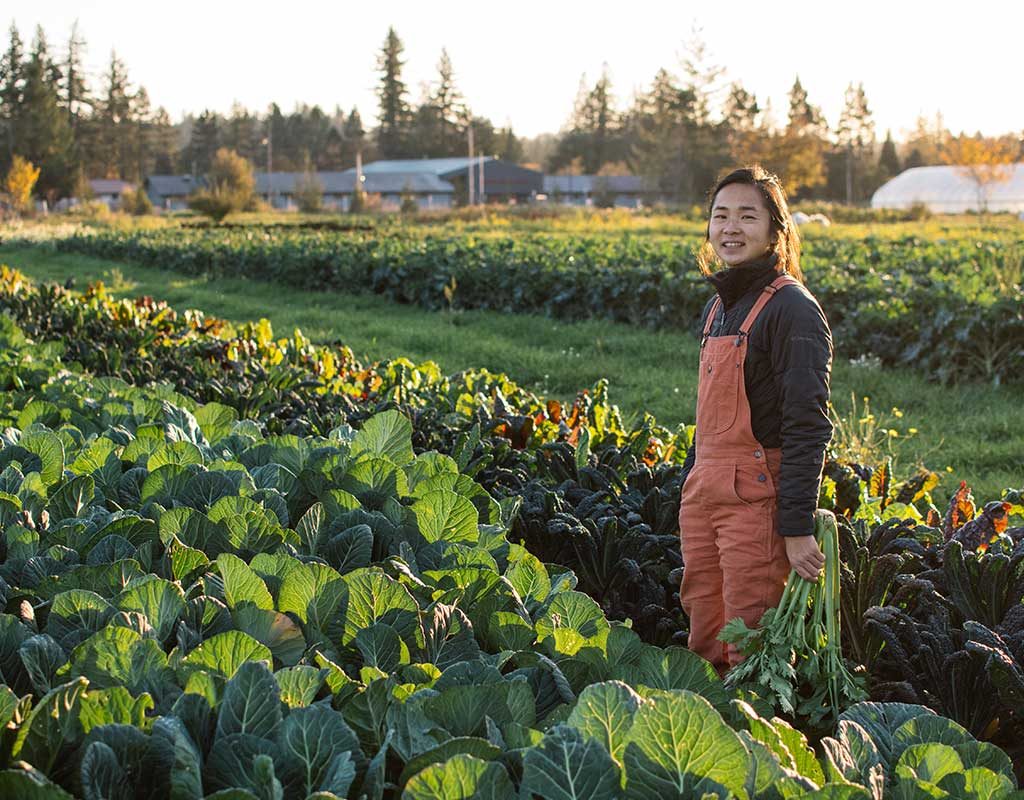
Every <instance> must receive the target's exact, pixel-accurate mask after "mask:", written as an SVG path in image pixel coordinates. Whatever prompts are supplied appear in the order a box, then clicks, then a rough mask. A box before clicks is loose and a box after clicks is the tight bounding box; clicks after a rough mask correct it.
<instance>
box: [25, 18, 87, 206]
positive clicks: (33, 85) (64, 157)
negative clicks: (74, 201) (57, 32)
mask: <svg viewBox="0 0 1024 800" xmlns="http://www.w3.org/2000/svg"><path fill="white" fill-rule="evenodd" d="M24 75H25V83H24V89H23V92H22V98H21V109H20V111H19V112H18V114H17V129H16V132H15V137H14V150H15V152H17V153H18V154H19V155H22V156H24V157H25V158H27V159H28V160H29V161H31V162H33V163H34V164H38V165H39V169H40V174H39V182H38V183H37V185H36V190H37V192H38V193H39V194H40V195H41V196H43V197H45V198H46V199H47V200H48V201H49V202H50V203H53V202H54V201H55V200H56V199H57V198H58V197H61V196H64V195H65V194H67V193H68V192H69V191H70V190H71V186H72V183H73V181H74V174H73V159H72V144H73V140H72V136H71V126H70V124H69V122H68V118H67V116H66V115H65V113H64V111H63V109H61V107H60V86H59V82H60V70H59V69H57V68H56V66H55V65H54V63H53V61H52V60H51V58H50V53H49V49H48V46H47V43H46V34H45V33H44V32H43V29H42V27H39V28H37V29H36V36H35V39H34V41H33V43H32V53H31V54H30V56H29V59H28V62H27V63H26V65H25V72H24Z"/></svg>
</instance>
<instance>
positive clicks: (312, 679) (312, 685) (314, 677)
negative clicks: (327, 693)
mask: <svg viewBox="0 0 1024 800" xmlns="http://www.w3.org/2000/svg"><path fill="white" fill-rule="evenodd" d="M326 677H327V670H325V669H317V668H316V667H311V666H309V665H307V664H304V665H300V666H297V667H285V668H283V669H279V670H278V671H277V672H275V673H274V679H275V680H276V681H277V685H278V688H279V689H280V691H281V700H282V702H284V703H285V704H286V705H287V706H288V707H289V708H303V707H305V706H308V705H310V704H311V703H312V702H313V700H315V699H316V696H317V693H318V692H319V691H320V687H321V686H323V685H324V680H325V679H326Z"/></svg>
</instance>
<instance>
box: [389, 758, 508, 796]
mask: <svg viewBox="0 0 1024 800" xmlns="http://www.w3.org/2000/svg"><path fill="white" fill-rule="evenodd" d="M515 797H516V793H515V790H514V789H513V788H512V781H511V780H509V777H508V772H506V770H505V768H504V767H503V766H502V765H501V764H500V763H497V762H494V761H481V760H480V759H479V758H474V757H473V756H470V755H456V756H452V757H451V758H450V759H448V760H447V761H445V762H444V763H443V764H431V765H430V766H428V767H425V768H424V769H422V770H421V771H420V772H418V773H416V774H415V775H414V776H413V777H412V778H410V779H409V782H408V783H407V784H406V785H405V790H404V791H403V792H402V798H403V800H470V798H473V800H512V798H515Z"/></svg>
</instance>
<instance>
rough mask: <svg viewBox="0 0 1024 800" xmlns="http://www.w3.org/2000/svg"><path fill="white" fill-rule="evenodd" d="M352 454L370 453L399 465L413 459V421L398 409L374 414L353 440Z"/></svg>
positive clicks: (356, 455) (355, 455) (355, 456)
mask: <svg viewBox="0 0 1024 800" xmlns="http://www.w3.org/2000/svg"><path fill="white" fill-rule="evenodd" d="M351 453H352V456H353V457H354V458H357V457H359V456H360V455H362V454H363V453H370V454H372V455H375V456H380V457H383V458H386V459H388V460H389V461H391V462H392V463H394V464H397V465H398V466H404V465H405V464H408V463H409V462H410V461H412V460H413V458H414V455H413V450H412V423H411V422H409V420H408V419H407V418H406V417H405V416H403V415H402V414H401V413H400V412H398V411H394V410H392V411H385V412H384V413H382V414H374V415H373V416H372V417H370V418H369V419H368V420H366V421H365V422H364V423H363V427H362V428H361V429H360V430H359V432H358V433H356V435H355V438H354V439H353V440H352V450H351Z"/></svg>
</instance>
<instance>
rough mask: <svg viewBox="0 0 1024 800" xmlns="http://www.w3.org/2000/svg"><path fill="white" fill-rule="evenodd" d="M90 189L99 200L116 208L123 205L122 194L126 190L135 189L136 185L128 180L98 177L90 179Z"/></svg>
mask: <svg viewBox="0 0 1024 800" xmlns="http://www.w3.org/2000/svg"><path fill="white" fill-rule="evenodd" d="M89 190H90V191H91V192H92V194H93V197H95V198H96V199H97V200H99V201H101V202H103V203H106V204H107V206H108V207H110V208H111V209H116V208H120V207H121V196H122V195H123V194H124V193H125V192H129V191H134V190H135V185H134V184H132V183H129V182H128V181H119V180H107V179H105V178H97V179H95V180H91V181H89Z"/></svg>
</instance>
